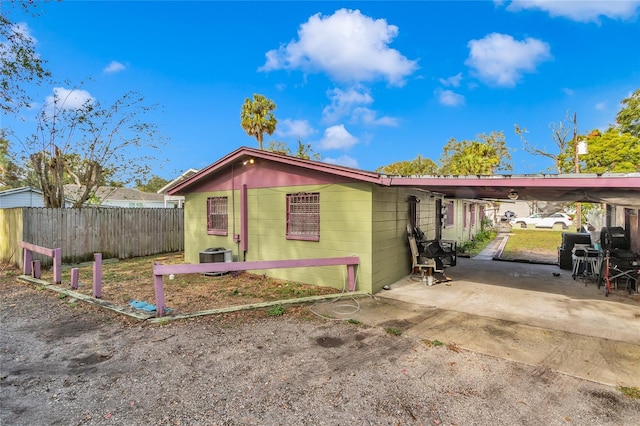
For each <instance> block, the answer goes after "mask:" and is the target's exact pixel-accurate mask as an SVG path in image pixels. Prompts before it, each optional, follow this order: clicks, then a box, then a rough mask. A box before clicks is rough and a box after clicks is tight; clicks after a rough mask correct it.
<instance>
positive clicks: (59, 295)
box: [58, 293, 69, 299]
mask: <svg viewBox="0 0 640 426" xmlns="http://www.w3.org/2000/svg"><path fill="white" fill-rule="evenodd" d="M67 296H69V295H68V294H64V293H60V294H58V299H64V298H66V297H67Z"/></svg>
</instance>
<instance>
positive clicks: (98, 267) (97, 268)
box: [93, 253, 102, 299]
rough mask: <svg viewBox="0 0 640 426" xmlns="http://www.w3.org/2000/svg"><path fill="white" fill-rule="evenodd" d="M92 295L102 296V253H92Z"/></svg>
mask: <svg viewBox="0 0 640 426" xmlns="http://www.w3.org/2000/svg"><path fill="white" fill-rule="evenodd" d="M93 257H94V261H93V297H95V298H97V299H99V298H101V297H102V253H94V254H93Z"/></svg>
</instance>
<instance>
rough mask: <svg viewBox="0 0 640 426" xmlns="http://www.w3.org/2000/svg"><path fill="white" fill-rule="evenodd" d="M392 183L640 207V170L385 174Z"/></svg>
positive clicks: (463, 194)
mask: <svg viewBox="0 0 640 426" xmlns="http://www.w3.org/2000/svg"><path fill="white" fill-rule="evenodd" d="M382 179H383V181H385V182H386V184H387V185H389V186H408V187H418V188H421V189H424V190H428V191H431V192H437V193H441V194H445V195H447V196H450V197H455V198H481V199H507V198H508V197H509V194H510V193H513V194H517V195H518V199H521V200H540V201H563V202H574V201H581V202H595V203H608V204H616V205H621V206H627V207H632V208H640V173H629V174H605V175H595V174H565V175H493V176H412V177H391V176H388V177H383V178H382Z"/></svg>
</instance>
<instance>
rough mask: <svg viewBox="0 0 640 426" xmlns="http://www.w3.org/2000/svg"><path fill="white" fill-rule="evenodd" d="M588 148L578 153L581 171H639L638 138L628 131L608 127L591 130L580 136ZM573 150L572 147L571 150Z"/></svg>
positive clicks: (639, 143) (639, 141)
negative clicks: (580, 153)
mask: <svg viewBox="0 0 640 426" xmlns="http://www.w3.org/2000/svg"><path fill="white" fill-rule="evenodd" d="M580 139H582V140H584V141H585V142H586V143H587V146H588V150H587V152H586V153H585V154H582V155H580V157H579V158H580V171H581V172H583V173H598V174H601V173H634V172H640V139H639V138H637V137H635V136H632V135H631V134H629V133H628V132H625V133H620V132H619V131H618V129H616V128H614V127H610V128H609V129H607V131H606V132H604V133H600V131H598V130H594V131H592V132H591V133H590V134H589V135H587V136H580ZM571 152H573V149H572V150H571Z"/></svg>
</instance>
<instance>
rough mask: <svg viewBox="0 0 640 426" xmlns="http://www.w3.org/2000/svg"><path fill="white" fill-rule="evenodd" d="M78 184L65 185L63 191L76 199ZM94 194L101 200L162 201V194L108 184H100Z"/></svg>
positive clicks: (80, 187)
mask: <svg viewBox="0 0 640 426" xmlns="http://www.w3.org/2000/svg"><path fill="white" fill-rule="evenodd" d="M82 188H83V187H82V186H79V185H65V186H64V191H65V193H67V194H69V196H70V197H72V198H74V199H76V198H77V197H78V196H79V195H80V194H79V193H80V191H81V190H82ZM95 196H96V197H97V198H99V199H100V200H101V201H107V200H109V201H159V202H164V196H163V195H162V194H155V193H151V192H142V191H138V190H137V189H134V188H115V187H110V186H101V187H100V188H98V189H97V190H96V193H95Z"/></svg>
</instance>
